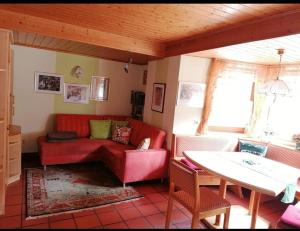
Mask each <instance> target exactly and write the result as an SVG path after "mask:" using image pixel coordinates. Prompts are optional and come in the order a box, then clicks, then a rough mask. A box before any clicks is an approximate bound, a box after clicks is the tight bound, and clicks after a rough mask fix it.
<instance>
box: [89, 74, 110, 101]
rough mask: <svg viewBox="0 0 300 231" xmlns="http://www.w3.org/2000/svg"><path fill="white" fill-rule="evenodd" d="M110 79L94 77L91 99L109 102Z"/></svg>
mask: <svg viewBox="0 0 300 231" xmlns="http://www.w3.org/2000/svg"><path fill="white" fill-rule="evenodd" d="M108 89H109V78H107V77H100V76H92V81H91V99H92V100H98V101H105V100H108Z"/></svg>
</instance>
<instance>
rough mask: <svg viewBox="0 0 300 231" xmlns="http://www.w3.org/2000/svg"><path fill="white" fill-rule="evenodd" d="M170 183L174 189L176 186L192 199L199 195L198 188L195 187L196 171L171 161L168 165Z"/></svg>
mask: <svg viewBox="0 0 300 231" xmlns="http://www.w3.org/2000/svg"><path fill="white" fill-rule="evenodd" d="M170 183H171V184H174V186H175V187H176V186H178V187H179V188H180V189H181V190H183V191H185V192H187V193H189V194H190V195H191V196H192V197H194V198H196V196H198V195H199V191H198V190H199V187H196V185H198V174H197V171H195V170H193V169H191V168H188V167H187V166H186V165H185V164H183V163H181V162H179V161H176V160H173V159H172V160H171V165H170Z"/></svg>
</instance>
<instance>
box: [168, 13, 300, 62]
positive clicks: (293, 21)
mask: <svg viewBox="0 0 300 231" xmlns="http://www.w3.org/2000/svg"><path fill="white" fill-rule="evenodd" d="M297 33H300V11H299V10H296V11H292V12H286V13H282V14H278V15H274V16H271V17H268V18H265V19H261V20H256V21H252V22H249V23H244V24H242V25H240V26H236V27H231V28H230V29H225V30H222V31H216V32H213V33H206V34H204V35H198V36H193V37H190V38H187V39H183V40H180V41H175V42H170V43H166V44H165V45H166V50H165V56H166V57H169V56H175V55H181V54H187V53H191V52H196V51H203V50H209V49H214V48H220V47H225V46H230V45H234V44H240V43H247V42H253V41H258V40H264V39H270V38H275V37H281V36H287V35H292V34H297Z"/></svg>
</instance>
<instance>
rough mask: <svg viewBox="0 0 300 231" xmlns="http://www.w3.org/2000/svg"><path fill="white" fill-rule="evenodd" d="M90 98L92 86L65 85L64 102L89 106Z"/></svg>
mask: <svg viewBox="0 0 300 231" xmlns="http://www.w3.org/2000/svg"><path fill="white" fill-rule="evenodd" d="M89 97H90V85H85V84H75V83H65V84H64V102H66V103H82V104H88V103H89Z"/></svg>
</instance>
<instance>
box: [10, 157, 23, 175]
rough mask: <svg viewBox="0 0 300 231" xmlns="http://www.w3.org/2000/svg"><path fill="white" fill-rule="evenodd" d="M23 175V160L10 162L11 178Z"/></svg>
mask: <svg viewBox="0 0 300 231" xmlns="http://www.w3.org/2000/svg"><path fill="white" fill-rule="evenodd" d="M19 174H21V160H20V159H15V160H10V161H9V162H8V175H9V177H12V176H15V175H19Z"/></svg>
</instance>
